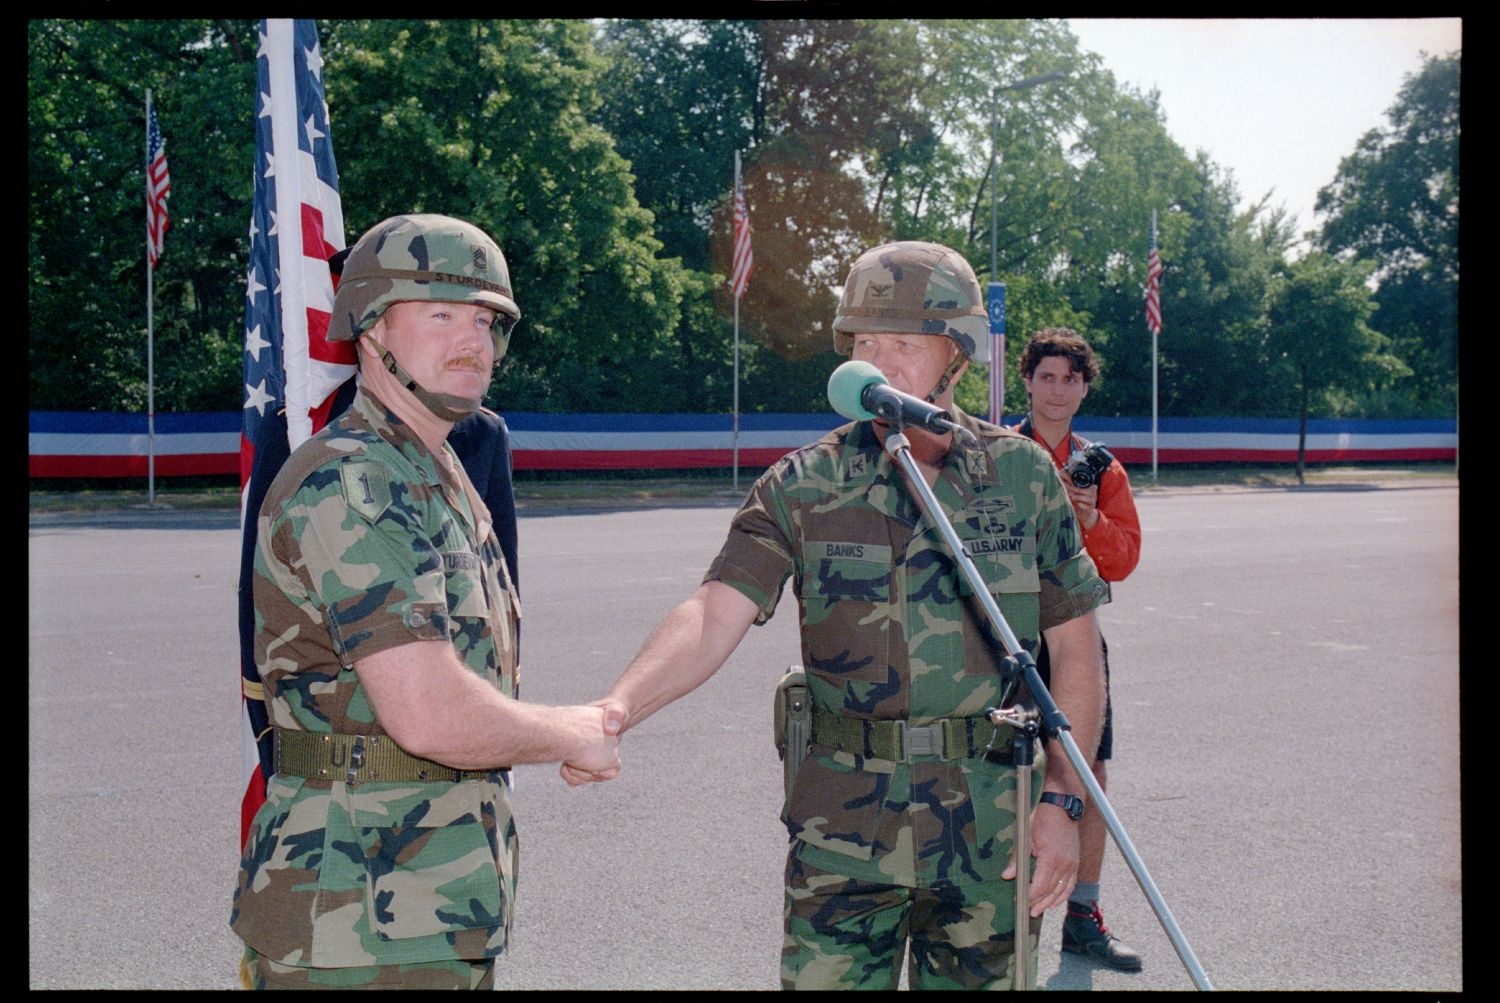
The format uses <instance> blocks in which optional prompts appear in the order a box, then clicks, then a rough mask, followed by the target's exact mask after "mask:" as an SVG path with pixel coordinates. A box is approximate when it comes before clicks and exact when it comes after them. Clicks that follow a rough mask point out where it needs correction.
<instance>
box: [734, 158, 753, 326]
mask: <svg viewBox="0 0 1500 1003" xmlns="http://www.w3.org/2000/svg"><path fill="white" fill-rule="evenodd" d="M754 269H755V255H754V254H752V253H751V251H750V214H749V213H748V212H747V211H746V209H745V182H744V180H743V179H742V178H741V177H740V155H739V154H738V153H736V154H735V155H734V268H733V269H732V271H731V273H730V276H729V286H730V288H731V289H733V290H734V298H735V299H739V298H740V297H741V296H743V295H745V287H746V286H748V285H749V284H750V273H751V272H752V271H753V270H754Z"/></svg>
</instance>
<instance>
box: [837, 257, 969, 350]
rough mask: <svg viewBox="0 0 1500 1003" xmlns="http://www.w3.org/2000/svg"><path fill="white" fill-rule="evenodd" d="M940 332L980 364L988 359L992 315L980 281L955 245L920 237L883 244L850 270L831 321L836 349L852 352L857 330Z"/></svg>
mask: <svg viewBox="0 0 1500 1003" xmlns="http://www.w3.org/2000/svg"><path fill="white" fill-rule="evenodd" d="M904 332H910V333H913V334H940V335H944V336H946V337H949V338H952V339H953V340H954V341H956V342H957V343H958V347H959V349H960V350H961V351H962V352H963V353H964V354H965V355H967V356H968V357H969V358H970V359H972V360H973V361H975V362H978V363H987V362H989V359H990V338H989V314H988V313H987V312H986V311H985V306H984V297H983V296H982V295H981V294H980V290H979V280H978V279H976V278H975V277H974V269H973V268H971V267H970V266H969V263H968V262H967V261H966V260H964V256H963V255H961V254H959V253H958V252H957V251H955V250H953V249H952V248H951V247H944V246H943V245H942V244H929V243H927V242H925V241H920V240H902V241H897V242H896V243H894V244H882V245H881V246H880V247H876V248H872V249H870V250H868V251H866V252H865V253H864V254H861V255H860V256H859V260H857V261H855V262H854V267H853V268H851V269H849V278H848V280H847V281H845V283H844V295H843V297H842V298H841V299H840V300H839V308H838V313H837V314H835V315H834V319H833V347H834V349H835V350H836V351H837V352H838V353H839V354H840V355H848V354H849V353H850V351H851V350H852V349H853V347H854V338H853V335H855V334H882V333H904Z"/></svg>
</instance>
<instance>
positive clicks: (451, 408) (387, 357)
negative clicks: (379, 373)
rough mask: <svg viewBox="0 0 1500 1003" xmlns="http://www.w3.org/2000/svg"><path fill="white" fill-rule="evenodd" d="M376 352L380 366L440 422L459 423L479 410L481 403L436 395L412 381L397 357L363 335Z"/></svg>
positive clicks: (366, 335) (453, 395)
mask: <svg viewBox="0 0 1500 1003" xmlns="http://www.w3.org/2000/svg"><path fill="white" fill-rule="evenodd" d="M363 337H364V338H366V339H368V340H369V342H370V344H372V345H374V346H375V350H376V351H378V352H379V353H380V364H381V365H383V366H385V369H386V372H388V373H390V374H391V375H392V376H394V377H396V380H397V381H398V382H399V383H400V384H401V385H402V386H404V387H405V388H406V389H407V391H408V392H409V393H410V394H411V395H412V396H413V397H415V398H416V399H417V402H418V403H420V404H421V405H422V406H423V407H425V408H426V409H427V410H428V411H430V412H432V414H433V416H434V417H436V418H437V419H439V420H440V421H446V422H450V423H451V422H458V421H462V420H463V419H464V418H467V417H468V416H469V415H471V414H473V413H474V412H475V411H478V410H479V405H480V403H481V402H480V401H477V400H470V399H469V398H467V397H460V396H458V395H457V394H436V393H433V392H432V391H431V390H428V389H427V388H426V387H424V386H422V385H421V384H420V383H418V382H417V381H416V380H414V379H412V376H411V374H410V373H408V372H407V371H406V370H405V369H403V368H402V367H401V363H399V362H397V361H396V357H395V356H394V355H392V354H391V352H390V349H388V348H386V347H385V346H384V345H382V344H381V343H380V342H378V341H376V340H375V339H374V337H372V336H371V335H370V333H369V332H368V331H367V332H365V334H364V335H363Z"/></svg>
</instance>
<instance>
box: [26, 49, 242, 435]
mask: <svg viewBox="0 0 1500 1003" xmlns="http://www.w3.org/2000/svg"><path fill="white" fill-rule="evenodd" d="M254 34H255V33H254V28H253V25H250V24H245V23H241V24H237V25H229V24H225V23H223V22H215V21H203V20H197V21H129V22H116V21H31V22H29V23H28V26H27V36H28V48H27V55H28V67H27V69H28V79H27V91H28V92H27V98H28V101H27V141H28V149H27V155H28V157H27V159H28V181H29V190H28V205H27V208H28V212H29V216H30V220H29V222H30V225H29V227H28V231H27V237H28V249H29V252H30V261H31V265H30V269H29V298H28V304H27V306H28V318H29V331H28V334H29V338H28V357H29V358H28V361H29V365H30V375H31V382H30V393H31V406H32V407H33V408H38V409H59V410H79V409H83V410H127V411H144V410H145V409H146V397H147V390H146V327H147V325H146V246H145V226H146V224H145V114H146V112H145V91H146V88H147V87H150V88H152V90H153V94H152V97H153V101H154V103H155V105H156V109H157V116H158V118H159V120H160V122H161V127H162V131H163V133H164V135H165V136H166V140H167V161H168V165H169V167H170V170H171V176H172V195H171V198H170V200H169V207H170V217H171V230H170V231H169V232H168V233H167V236H166V248H165V252H164V254H163V256H162V258H161V260H160V262H159V263H158V265H157V269H156V273H155V275H154V277H153V282H154V285H155V304H156V308H155V318H154V325H153V328H154V353H153V354H154V360H155V397H156V407H157V409H158V410H161V411H192V410H238V409H239V408H240V405H241V403H242V401H241V398H240V376H239V368H240V353H241V352H242V350H243V348H242V346H243V342H244V279H243V277H244V260H245V247H244V244H245V232H246V227H247V225H248V221H249V208H248V199H249V192H250V163H251V159H252V150H253V147H254V132H253V129H252V127H251V117H250V116H251V112H252V110H253V108H252V104H251V100H250V94H251V92H252V91H253V88H254V80H255V66H254V61H253V60H254V52H255V48H254ZM241 207H243V208H241Z"/></svg>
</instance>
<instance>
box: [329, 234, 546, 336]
mask: <svg viewBox="0 0 1500 1003" xmlns="http://www.w3.org/2000/svg"><path fill="white" fill-rule="evenodd" d="M405 300H440V301H443V302H448V303H475V304H478V305H480V306H486V307H489V308H490V309H492V310H494V311H495V323H494V324H493V325H492V326H491V328H490V330H491V333H492V334H493V335H494V339H495V361H496V362H499V361H500V359H501V358H502V357H503V356H504V355H505V350H506V348H507V347H508V346H509V344H510V329H511V328H512V327H513V326H514V325H515V323H516V321H517V320H519V319H520V318H521V310H520V308H519V307H517V306H516V301H515V300H514V299H513V298H512V294H511V288H510V269H509V268H507V267H506V264H505V255H503V254H501V253H500V248H499V247H498V246H497V245H496V244H495V242H494V241H493V240H491V239H490V238H489V236H488V235H487V234H486V233H485V232H484V231H483V230H481V229H479V227H477V226H474V225H473V224H472V223H465V222H464V221H463V220H461V219H454V218H453V217H452V216H439V215H435V214H431V213H414V214H410V215H405V216H392V217H391V218H390V219H387V220H383V221H381V222H379V223H376V224H375V225H374V226H372V227H370V229H369V230H368V231H366V232H365V235H364V236H363V237H360V238H359V240H358V241H356V242H355V244H354V246H353V247H351V248H349V251H348V253H347V255H345V256H344V258H343V261H342V272H341V274H340V278H339V288H338V292H336V293H335V294H334V296H333V316H332V318H331V319H330V320H329V324H328V340H329V341H352V340H354V339H355V338H357V337H359V336H360V334H362V333H363V332H365V331H367V330H369V328H370V327H371V325H373V324H374V323H375V322H376V321H377V320H379V319H380V315H381V314H383V313H385V311H386V308H387V307H389V306H390V305H391V304H392V303H400V302H403V301H405Z"/></svg>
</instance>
